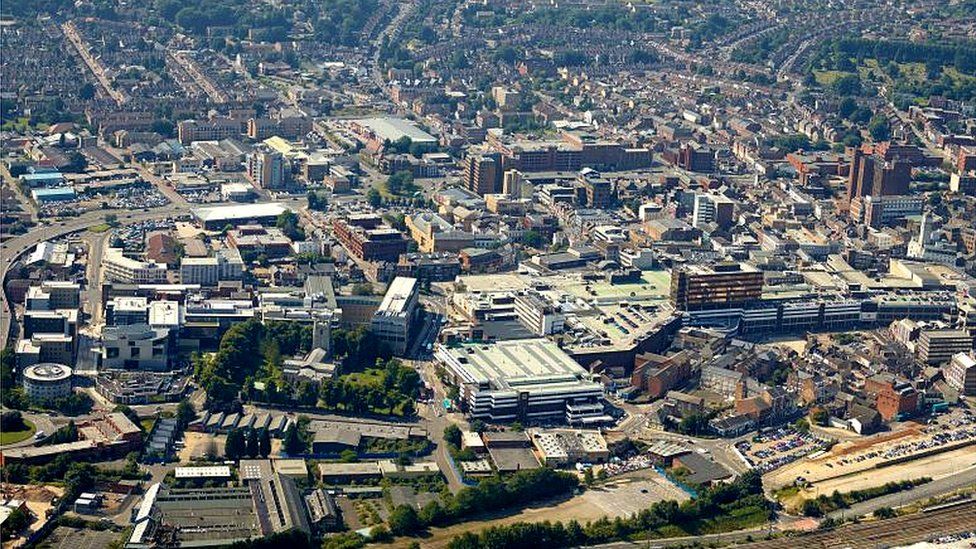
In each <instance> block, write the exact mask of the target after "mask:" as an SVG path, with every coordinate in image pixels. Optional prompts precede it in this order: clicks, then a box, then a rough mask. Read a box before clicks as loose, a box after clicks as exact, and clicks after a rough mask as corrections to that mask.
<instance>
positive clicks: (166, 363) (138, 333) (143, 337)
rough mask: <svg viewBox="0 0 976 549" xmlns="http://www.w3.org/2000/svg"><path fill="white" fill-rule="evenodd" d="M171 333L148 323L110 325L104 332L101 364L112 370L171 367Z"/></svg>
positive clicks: (99, 351)
mask: <svg viewBox="0 0 976 549" xmlns="http://www.w3.org/2000/svg"><path fill="white" fill-rule="evenodd" d="M170 345H171V334H170V331H169V330H168V329H165V328H152V327H150V326H149V325H148V324H131V325H128V326H109V327H106V328H105V329H104V330H103V331H102V343H101V347H100V348H99V349H98V354H99V357H98V358H99V363H100V364H99V366H100V367H101V368H105V369H109V370H156V371H158V370H168V369H169V367H170Z"/></svg>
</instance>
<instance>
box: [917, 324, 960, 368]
mask: <svg viewBox="0 0 976 549" xmlns="http://www.w3.org/2000/svg"><path fill="white" fill-rule="evenodd" d="M916 350H917V353H918V360H919V361H920V362H922V363H924V364H943V363H945V362H948V361H949V360H950V359H952V358H953V356H954V355H956V354H958V353H968V352H971V351H972V350H973V336H972V334H970V333H969V332H968V331H966V330H922V331H921V333H920V334H919V336H918V344H917V345H916Z"/></svg>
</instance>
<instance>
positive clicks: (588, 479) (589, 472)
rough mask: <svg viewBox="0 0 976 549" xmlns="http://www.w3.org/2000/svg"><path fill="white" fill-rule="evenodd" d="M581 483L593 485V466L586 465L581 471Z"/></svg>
mask: <svg viewBox="0 0 976 549" xmlns="http://www.w3.org/2000/svg"><path fill="white" fill-rule="evenodd" d="M583 483H584V484H586V485H587V486H593V468H592V467H588V468H587V469H586V471H583Z"/></svg>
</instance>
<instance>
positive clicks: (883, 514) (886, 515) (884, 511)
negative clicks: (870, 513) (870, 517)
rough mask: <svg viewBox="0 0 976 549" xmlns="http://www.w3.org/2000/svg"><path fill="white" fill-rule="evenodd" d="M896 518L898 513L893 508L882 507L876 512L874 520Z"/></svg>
mask: <svg viewBox="0 0 976 549" xmlns="http://www.w3.org/2000/svg"><path fill="white" fill-rule="evenodd" d="M896 516H898V513H896V512H895V510H894V509H892V508H891V507H882V508H880V509H875V511H874V518H877V519H890V518H895V517H896Z"/></svg>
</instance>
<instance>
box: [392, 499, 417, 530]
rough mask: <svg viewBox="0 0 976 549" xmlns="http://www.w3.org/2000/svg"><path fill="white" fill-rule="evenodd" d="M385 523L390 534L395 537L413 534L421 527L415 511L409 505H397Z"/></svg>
mask: <svg viewBox="0 0 976 549" xmlns="http://www.w3.org/2000/svg"><path fill="white" fill-rule="evenodd" d="M387 522H388V523H389V525H390V532H392V533H393V534H394V535H397V536H406V535H411V534H414V533H416V532H417V531H418V530H419V529H420V527H421V524H420V519H419V518H418V517H417V511H416V510H415V509H414V508H413V507H412V506H410V505H398V506H397V507H396V508H395V509H393V511H392V512H391V513H390V518H389V520H388V521H387Z"/></svg>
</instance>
